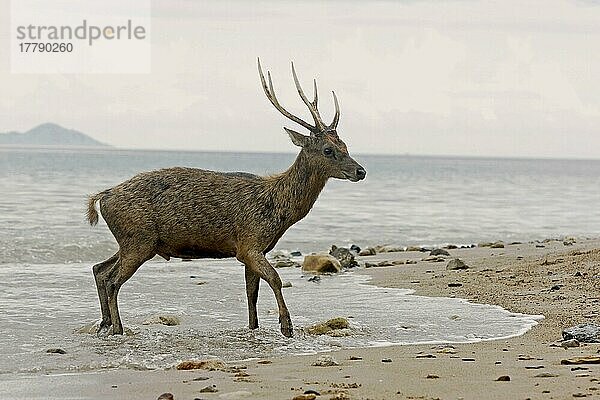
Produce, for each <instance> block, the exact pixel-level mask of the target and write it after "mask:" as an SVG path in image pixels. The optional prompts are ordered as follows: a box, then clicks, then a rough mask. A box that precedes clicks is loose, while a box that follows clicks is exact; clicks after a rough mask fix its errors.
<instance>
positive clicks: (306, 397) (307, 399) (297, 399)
mask: <svg viewBox="0 0 600 400" xmlns="http://www.w3.org/2000/svg"><path fill="white" fill-rule="evenodd" d="M316 398H317V395H316V394H314V393H309V394H299V395H298V396H294V397H293V398H292V400H315V399H316Z"/></svg>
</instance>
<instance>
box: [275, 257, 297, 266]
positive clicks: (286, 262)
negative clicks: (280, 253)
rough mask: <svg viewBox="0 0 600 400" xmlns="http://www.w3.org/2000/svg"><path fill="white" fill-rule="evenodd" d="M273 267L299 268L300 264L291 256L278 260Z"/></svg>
mask: <svg viewBox="0 0 600 400" xmlns="http://www.w3.org/2000/svg"><path fill="white" fill-rule="evenodd" d="M273 267H274V268H290V267H294V268H299V267H300V264H299V263H297V262H296V261H294V260H291V259H289V258H282V259H280V260H277V261H276V262H275V265H273Z"/></svg>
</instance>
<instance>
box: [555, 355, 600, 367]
mask: <svg viewBox="0 0 600 400" xmlns="http://www.w3.org/2000/svg"><path fill="white" fill-rule="evenodd" d="M560 364H561V365H578V364H600V356H582V357H573V358H568V359H566V360H560Z"/></svg>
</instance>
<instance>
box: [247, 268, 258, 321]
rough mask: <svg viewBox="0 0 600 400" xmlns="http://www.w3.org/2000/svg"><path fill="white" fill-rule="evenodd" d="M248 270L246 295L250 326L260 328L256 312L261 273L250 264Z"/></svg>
mask: <svg viewBox="0 0 600 400" xmlns="http://www.w3.org/2000/svg"><path fill="white" fill-rule="evenodd" d="M245 271H246V295H247V296H248V328H250V329H256V328H258V315H257V313H256V302H257V301H258V286H259V284H260V275H258V274H257V273H256V272H254V271H253V270H252V269H251V268H249V267H248V266H246V267H245Z"/></svg>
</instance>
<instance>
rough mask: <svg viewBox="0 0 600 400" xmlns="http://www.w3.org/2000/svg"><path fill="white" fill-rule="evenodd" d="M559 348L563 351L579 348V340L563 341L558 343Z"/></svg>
mask: <svg viewBox="0 0 600 400" xmlns="http://www.w3.org/2000/svg"><path fill="white" fill-rule="evenodd" d="M560 347H562V348H564V349H568V348H572V347H579V340H577V339H569V340H563V341H562V342H560Z"/></svg>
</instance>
